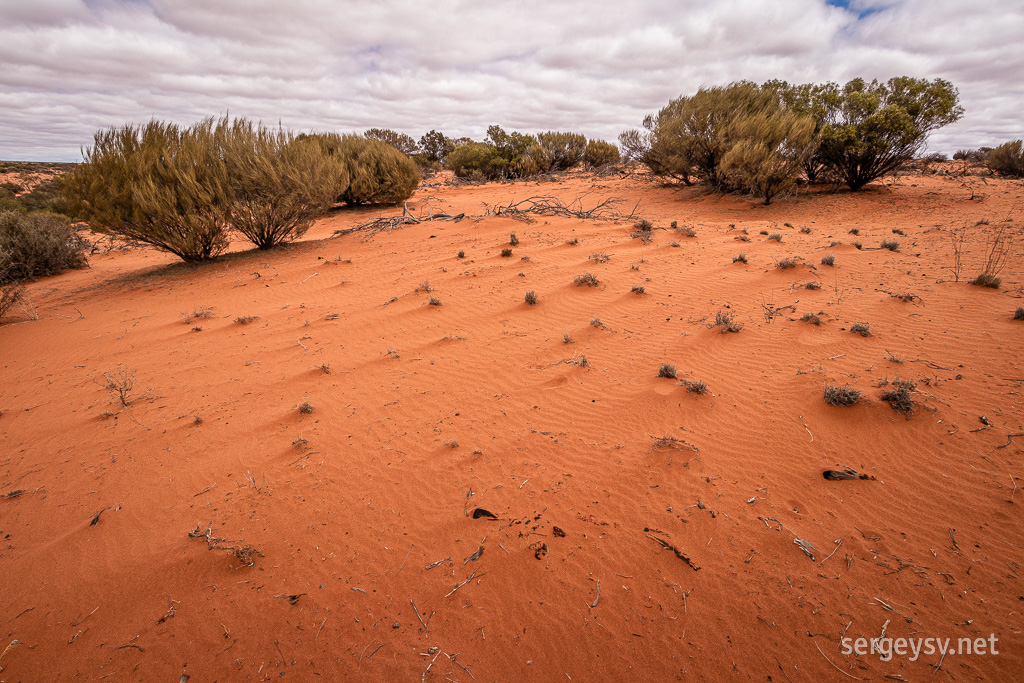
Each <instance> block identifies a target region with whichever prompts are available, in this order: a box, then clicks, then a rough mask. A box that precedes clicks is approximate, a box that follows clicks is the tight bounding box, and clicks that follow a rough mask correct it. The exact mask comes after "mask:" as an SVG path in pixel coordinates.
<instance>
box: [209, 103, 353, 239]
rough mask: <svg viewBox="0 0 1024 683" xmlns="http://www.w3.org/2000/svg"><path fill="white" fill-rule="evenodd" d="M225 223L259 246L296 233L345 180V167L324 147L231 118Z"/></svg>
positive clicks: (331, 200) (328, 202) (226, 141)
mask: <svg viewBox="0 0 1024 683" xmlns="http://www.w3.org/2000/svg"><path fill="white" fill-rule="evenodd" d="M223 145H224V155H223V157H224V162H225V164H226V165H227V174H228V183H229V187H230V190H231V213H230V217H229V218H228V223H229V225H230V226H231V227H232V228H234V229H235V230H237V231H238V232H240V233H241V234H242V235H243V236H244V237H245V238H246V239H248V240H249V241H250V242H252V243H253V244H255V245H256V246H257V247H259V248H260V249H269V248H270V247H273V246H274V245H277V244H280V243H282V242H287V241H290V240H293V239H296V238H298V237H301V236H302V235H303V234H304V233H305V232H306V230H308V229H309V226H310V225H312V224H313V221H314V220H316V219H317V218H318V217H319V216H321V215H322V214H323V213H325V212H326V211H327V210H328V209H330V207H331V205H332V204H333V203H334V199H335V197H337V195H338V188H339V187H345V186H347V185H348V184H349V171H348V166H347V165H346V164H344V163H343V162H342V161H341V159H340V158H339V157H338V156H335V155H331V154H329V153H328V152H327V151H326V150H325V149H324V148H323V146H321V145H319V144H316V142H315V141H313V140H309V139H306V138H303V139H296V138H295V137H294V136H293V135H292V134H291V133H289V132H287V131H284V130H282V129H276V130H273V129H269V128H267V127H266V126H264V125H263V124H253V123H252V122H251V121H248V120H246V119H235V121H234V122H233V123H232V124H231V126H230V127H229V128H228V129H227V130H226V131H225V136H224V140H223Z"/></svg>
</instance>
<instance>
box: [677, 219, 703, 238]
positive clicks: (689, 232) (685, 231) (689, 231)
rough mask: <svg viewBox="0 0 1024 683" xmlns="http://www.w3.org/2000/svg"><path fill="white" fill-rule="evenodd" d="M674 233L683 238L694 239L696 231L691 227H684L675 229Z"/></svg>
mask: <svg viewBox="0 0 1024 683" xmlns="http://www.w3.org/2000/svg"><path fill="white" fill-rule="evenodd" d="M672 222H673V223H674V222H675V221H672ZM672 227H675V226H672ZM676 232H678V233H679V234H680V235H682V236H683V237H696V236H697V231H696V230H694V228H693V226H692V225H684V226H683V227H681V228H676Z"/></svg>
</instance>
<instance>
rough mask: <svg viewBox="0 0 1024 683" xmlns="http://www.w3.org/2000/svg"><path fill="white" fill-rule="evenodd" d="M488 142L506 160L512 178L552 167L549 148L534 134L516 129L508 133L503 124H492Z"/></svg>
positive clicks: (524, 176) (488, 133) (523, 176)
mask: <svg viewBox="0 0 1024 683" xmlns="http://www.w3.org/2000/svg"><path fill="white" fill-rule="evenodd" d="M486 142H487V143H488V144H489V145H491V146H492V147H494V149H495V150H497V152H498V155H499V156H500V157H501V158H502V159H504V160H505V163H506V164H507V168H508V170H507V174H508V177H510V178H526V177H528V176H532V175H537V174H538V173H543V172H545V171H547V170H548V169H549V168H550V167H551V161H552V160H551V157H550V156H548V153H547V150H545V149H544V147H542V146H541V145H540V144H539V143H538V142H537V138H535V137H533V136H532V135H526V134H524V133H517V132H515V131H512V132H511V133H506V132H505V131H504V130H503V129H502V128H501V126H491V127H490V128H488V129H487V140H486Z"/></svg>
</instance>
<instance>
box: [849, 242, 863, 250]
mask: <svg viewBox="0 0 1024 683" xmlns="http://www.w3.org/2000/svg"><path fill="white" fill-rule="evenodd" d="M850 244H852V245H853V248H854V249H857V250H860V249H863V248H864V245H863V244H861V243H860V242H850Z"/></svg>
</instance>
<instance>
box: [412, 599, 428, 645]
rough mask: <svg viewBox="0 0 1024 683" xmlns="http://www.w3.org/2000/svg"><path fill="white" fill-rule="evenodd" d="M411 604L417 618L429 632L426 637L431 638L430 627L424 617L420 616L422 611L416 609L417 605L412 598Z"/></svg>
mask: <svg viewBox="0 0 1024 683" xmlns="http://www.w3.org/2000/svg"><path fill="white" fill-rule="evenodd" d="M409 604H410V605H412V611H413V612H415V613H416V618H417V619H419V620H420V623H421V624H423V628H424V630H425V631H426V632H427V633H426V635H428V636H429V635H430V627H429V626H427V622H425V621H423V617H421V616H420V611H419V609H418V608H417V607H416V603H415V602H413V601H412V598H409Z"/></svg>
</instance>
